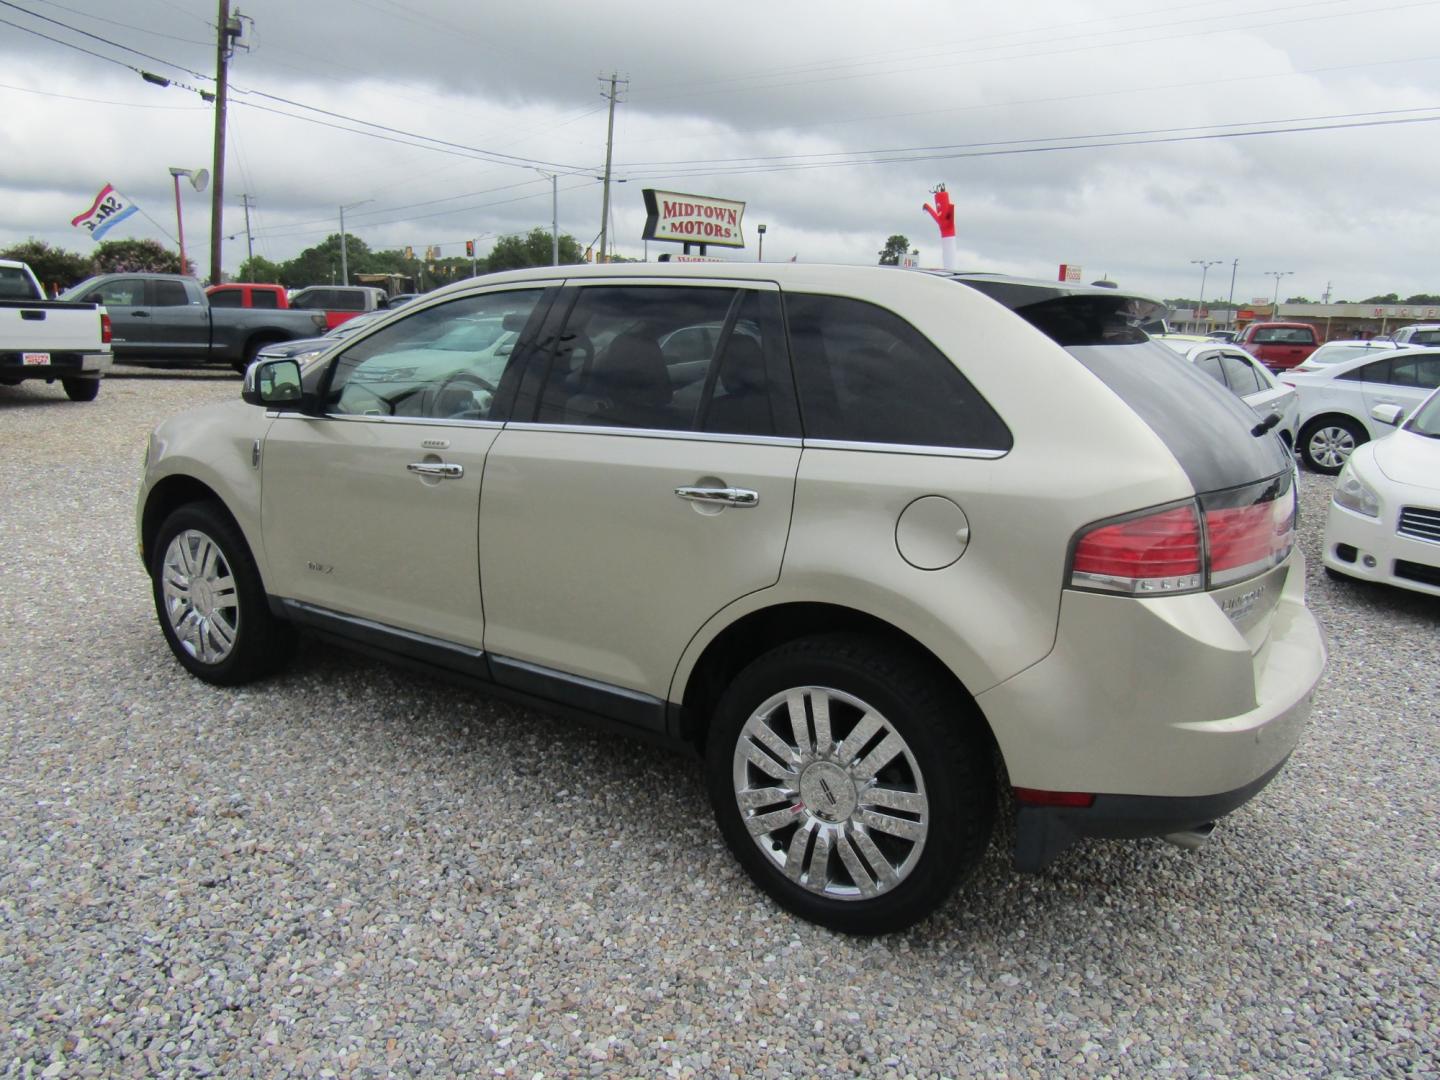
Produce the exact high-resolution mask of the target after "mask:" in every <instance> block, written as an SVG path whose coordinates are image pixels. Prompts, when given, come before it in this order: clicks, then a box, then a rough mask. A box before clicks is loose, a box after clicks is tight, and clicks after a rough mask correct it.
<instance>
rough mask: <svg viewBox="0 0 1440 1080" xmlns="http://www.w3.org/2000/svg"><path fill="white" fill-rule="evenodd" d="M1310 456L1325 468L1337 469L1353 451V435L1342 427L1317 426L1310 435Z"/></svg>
mask: <svg viewBox="0 0 1440 1080" xmlns="http://www.w3.org/2000/svg"><path fill="white" fill-rule="evenodd" d="M1308 449H1309V451H1310V457H1311V459H1312V460H1314V461H1315V463H1316V464H1318V465H1320V466H1322V467H1324V468H1326V469H1339V468H1340V467H1341V466H1342V465H1344V464H1345V462H1346V460H1347V459H1348V458H1349V457H1350V455H1351V454H1353V453H1354V452H1355V435H1354V433H1353V432H1351V431H1349V430H1347V429H1346V428H1343V427H1337V426H1335V425H1331V426H1329V427H1322V428H1317V429H1316V431H1315V432H1314V434H1312V435H1311V436H1310V443H1309V446H1308Z"/></svg>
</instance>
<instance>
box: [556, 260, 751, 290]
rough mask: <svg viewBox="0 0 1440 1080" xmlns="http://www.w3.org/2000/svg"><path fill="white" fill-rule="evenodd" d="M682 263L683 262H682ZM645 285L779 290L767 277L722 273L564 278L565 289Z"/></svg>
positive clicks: (677, 287)
mask: <svg viewBox="0 0 1440 1080" xmlns="http://www.w3.org/2000/svg"><path fill="white" fill-rule="evenodd" d="M682 265H683V264H682ZM636 285H640V286H646V287H650V288H657V287H658V288H664V289H684V288H691V287H692V286H693V287H695V288H701V289H758V290H761V291H764V292H780V283H779V282H778V281H773V280H769V279H755V278H728V277H725V276H724V275H723V274H716V275H715V276H714V277H693V278H692V277H689V276H686V277H683V278H682V277H664V276H659V275H657V276H655V277H633V276H627V277H621V276H619V275H617V276H615V277H603V278H601V277H567V278H565V279H564V286H565V288H567V289H590V288H595V287H597V286H598V287H602V288H616V287H626V288H628V287H630V286H636Z"/></svg>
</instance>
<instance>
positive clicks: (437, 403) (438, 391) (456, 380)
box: [431, 370, 495, 420]
mask: <svg viewBox="0 0 1440 1080" xmlns="http://www.w3.org/2000/svg"><path fill="white" fill-rule="evenodd" d="M452 388H453V389H454V390H457V391H463V390H464V389H465V388H468V389H469V391H470V393H469V398H468V402H466V403H465V404H462V405H461V407H460V408H457V409H453V410H446V409H445V405H446V404H447V402H446V398H447V396H448V395H449V394H450V391H451V390H452ZM477 390H478V391H480V393H481V394H483V395H484V397H483V399H482V398H481V397H480V396H479V395H478V394H477V393H476V391H477ZM455 396H456V397H458V398H460V400H461V401H466V399H465V398H464V397H462V396H461V395H460V394H457V395H455ZM494 400H495V384H494V383H492V382H491V381H490V380H489V379H486V378H482V377H481V376H479V375H476V374H475V373H474V372H473V371H463V370H462V371H457V372H455V373H454V374H453V375H450V376H448V377H447V378H446V379H445V381H444V382H442V383H441V384H440V385H439V386H437V387H436V388H435V395H434V397H433V398H432V399H431V402H432V415H435V416H437V417H440V418H443V419H446V420H484V419H485V418H486V417H487V416H489V415H490V404H491V402H493V401H494Z"/></svg>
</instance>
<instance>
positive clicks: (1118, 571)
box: [1070, 473, 1296, 596]
mask: <svg viewBox="0 0 1440 1080" xmlns="http://www.w3.org/2000/svg"><path fill="white" fill-rule="evenodd" d="M1295 497H1296V492H1295V486H1294V483H1293V478H1292V476H1291V474H1290V473H1285V474H1283V475H1281V476H1278V477H1275V478H1273V479H1270V480H1264V481H1261V482H1260V483H1258V484H1252V485H1249V486H1248V487H1244V488H1232V489H1230V490H1227V491H1222V492H1216V493H1212V494H1210V495H1203V496H1201V497H1200V499H1199V500H1197V502H1191V503H1186V504H1185V505H1183V506H1172V507H1169V508H1167V509H1163V510H1155V511H1152V512H1150V513H1148V514H1147V513H1142V514H1137V515H1135V516H1132V517H1128V518H1124V519H1122V520H1120V521H1109V522H1101V523H1099V524H1097V525H1092V526H1090V527H1089V528H1088V529H1085V530H1083V531H1081V533H1080V534H1079V536H1078V538H1077V539H1076V541H1075V554H1074V556H1073V558H1072V559H1071V562H1070V586H1071V587H1072V588H1079V589H1092V590H1098V591H1101V592H1114V593H1123V594H1126V595H1130V596H1158V595H1164V594H1171V593H1180V592H1195V591H1197V590H1199V589H1202V588H1211V589H1213V588H1218V587H1220V586H1224V585H1230V584H1233V583H1235V582H1237V581H1242V580H1244V579H1245V578H1247V577H1253V576H1255V575H1256V574H1260V573H1263V572H1264V571H1266V570H1268V569H1270V567H1272V566H1278V565H1279V564H1280V563H1282V562H1284V561H1285V559H1286V558H1287V557H1288V556H1289V554H1290V552H1291V550H1292V549H1293V548H1294V546H1295ZM1202 523H1203V526H1204V527H1203V529H1202V527H1201V526H1202Z"/></svg>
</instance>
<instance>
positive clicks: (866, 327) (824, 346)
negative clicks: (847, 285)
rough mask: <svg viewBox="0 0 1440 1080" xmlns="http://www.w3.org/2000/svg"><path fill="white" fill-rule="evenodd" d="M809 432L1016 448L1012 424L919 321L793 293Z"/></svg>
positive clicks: (790, 308) (795, 346) (794, 341)
mask: <svg viewBox="0 0 1440 1080" xmlns="http://www.w3.org/2000/svg"><path fill="white" fill-rule="evenodd" d="M785 317H786V321H787V323H788V326H789V332H790V348H791V353H792V356H793V359H794V364H795V377H796V381H797V384H798V386H799V391H800V410H801V418H802V423H803V426H804V430H805V436H806V438H812V439H833V440H837V441H843V442H863V443H894V444H904V445H911V446H937V447H941V446H943V447H954V448H957V449H973V450H996V451H1007V450H1009V449H1010V447H1011V446H1012V445H1013V439H1012V437H1011V434H1010V430H1009V428H1007V427H1006V426H1005V423H1004V421H1002V420H1001V418H1000V416H999V415H998V414H997V413H996V412H995V410H994V409H993V408H992V407H991V406H990V404H989V402H987V401H986V400H985V399H984V398H983V397H981V396H980V394H979V392H978V391H977V390H976V389H975V387H974V386H972V385H971V383H970V380H969V379H967V378H966V377H965V376H964V375H963V374H962V373H961V371H960V370H959V368H957V367H956V365H955V363H954V362H952V360H951V359H950V358H949V357H947V356H946V355H945V354H944V353H942V352H941V351H940V350H939V349H938V348H936V347H935V345H933V344H932V343H931V342H930V341H929V340H928V339H927V338H926V337H925V336H924V335H923V334H921V333H920V332H919V331H918V330H916V329H915V327H913V326H911V325H910V324H909V323H908V322H906V321H905V320H904V319H902V318H900V316H898V315H896V314H895V313H893V312H891V311H887V310H886V309H884V308H881V307H878V306H877V305H875V304H871V303H867V302H865V301H862V300H853V299H849V298H845V297H836V296H820V295H813V294H806V293H787V294H786V295H785Z"/></svg>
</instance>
